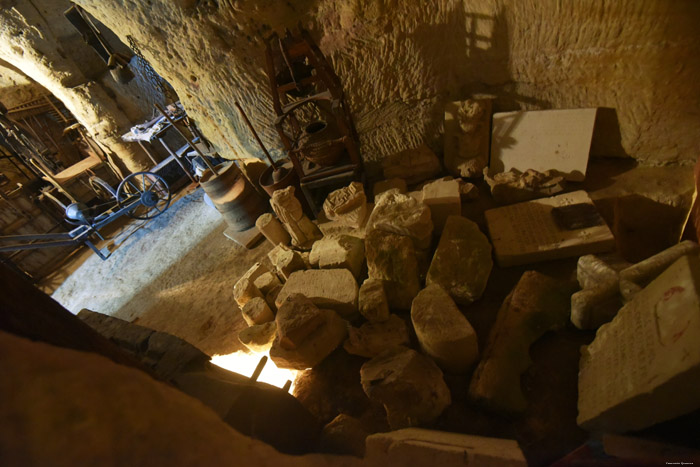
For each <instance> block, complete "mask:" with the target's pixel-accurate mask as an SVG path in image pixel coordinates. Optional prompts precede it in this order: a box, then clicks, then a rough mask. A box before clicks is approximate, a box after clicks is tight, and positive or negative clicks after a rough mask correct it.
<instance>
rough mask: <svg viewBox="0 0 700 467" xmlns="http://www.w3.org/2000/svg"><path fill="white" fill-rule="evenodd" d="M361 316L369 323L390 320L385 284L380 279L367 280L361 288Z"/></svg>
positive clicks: (359, 300)
mask: <svg viewBox="0 0 700 467" xmlns="http://www.w3.org/2000/svg"><path fill="white" fill-rule="evenodd" d="M358 302H359V307H360V314H362V316H364V317H365V318H366V319H367V320H368V321H386V320H387V319H389V302H388V300H387V297H386V292H385V291H384V283H383V282H382V281H381V280H378V279H367V280H365V281H364V282H363V283H362V285H361V286H360V294H359V299H358Z"/></svg>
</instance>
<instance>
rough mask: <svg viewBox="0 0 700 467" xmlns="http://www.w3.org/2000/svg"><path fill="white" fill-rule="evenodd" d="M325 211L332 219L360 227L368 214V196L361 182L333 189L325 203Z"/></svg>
mask: <svg viewBox="0 0 700 467" xmlns="http://www.w3.org/2000/svg"><path fill="white" fill-rule="evenodd" d="M323 212H324V213H325V214H326V217H328V219H330V220H334V221H337V222H340V223H343V224H346V225H349V226H352V227H360V226H361V225H362V224H363V223H364V220H365V217H366V216H367V197H366V196H365V190H364V187H363V186H362V183H360V182H352V183H350V185H348V186H346V187H343V188H340V189H338V190H335V191H332V192H331V193H330V194H329V195H328V197H327V198H326V200H325V201H324V203H323Z"/></svg>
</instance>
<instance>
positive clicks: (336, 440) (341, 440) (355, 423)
mask: <svg viewBox="0 0 700 467" xmlns="http://www.w3.org/2000/svg"><path fill="white" fill-rule="evenodd" d="M368 435H369V433H368V432H367V431H366V430H365V429H364V428H363V427H362V423H361V422H360V421H359V420H358V419H356V418H355V417H351V416H350V415H346V414H342V413H341V414H340V415H338V416H337V417H335V418H334V419H333V420H331V421H330V422H328V424H327V425H326V426H324V427H323V431H322V432H321V439H320V441H319V442H320V447H321V451H322V452H329V453H333V454H348V455H351V456H356V457H363V456H364V455H365V439H366V438H367V436H368Z"/></svg>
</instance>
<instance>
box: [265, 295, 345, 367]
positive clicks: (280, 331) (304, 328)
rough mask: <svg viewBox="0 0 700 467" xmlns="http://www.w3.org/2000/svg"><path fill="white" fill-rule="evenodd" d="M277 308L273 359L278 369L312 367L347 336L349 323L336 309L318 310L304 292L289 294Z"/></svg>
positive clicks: (272, 350) (272, 349)
mask: <svg viewBox="0 0 700 467" xmlns="http://www.w3.org/2000/svg"><path fill="white" fill-rule="evenodd" d="M280 305H281V306H280V308H279V309H278V311H277V318H276V321H277V336H276V337H275V340H274V342H273V343H272V347H271V348H270V358H271V359H272V361H273V362H275V365H277V366H278V367H279V368H291V369H295V370H305V369H307V368H313V367H314V366H316V365H318V364H319V363H321V362H322V361H323V359H325V358H326V357H327V356H328V355H329V354H330V353H331V352H332V351H333V350H335V349H336V348H337V347H338V346H339V345H340V344H341V343H342V342H343V340H344V339H345V336H347V333H348V330H347V322H346V321H345V320H344V319H342V318H340V317H339V316H338V314H337V313H336V312H334V311H333V310H326V309H319V308H318V307H316V306H315V305H314V304H313V303H312V302H311V301H310V300H308V299H306V298H305V297H303V296H301V295H293V296H290V297H288V298H287V299H285V300H284V301H283V303H281V304H280Z"/></svg>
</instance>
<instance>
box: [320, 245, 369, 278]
mask: <svg viewBox="0 0 700 467" xmlns="http://www.w3.org/2000/svg"><path fill="white" fill-rule="evenodd" d="M309 262H310V264H311V265H312V266H314V267H318V268H321V269H348V270H349V271H350V272H352V274H353V276H355V278H358V277H359V276H360V274H361V273H362V265H363V264H364V262H365V245H364V242H363V241H362V240H360V239H359V238H357V237H352V236H350V235H331V236H327V237H323V238H322V239H321V240H318V241H317V242H316V243H314V245H313V247H312V248H311V254H310V255H309Z"/></svg>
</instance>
